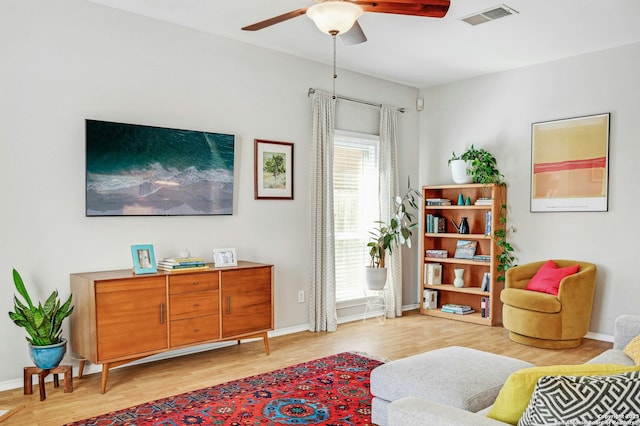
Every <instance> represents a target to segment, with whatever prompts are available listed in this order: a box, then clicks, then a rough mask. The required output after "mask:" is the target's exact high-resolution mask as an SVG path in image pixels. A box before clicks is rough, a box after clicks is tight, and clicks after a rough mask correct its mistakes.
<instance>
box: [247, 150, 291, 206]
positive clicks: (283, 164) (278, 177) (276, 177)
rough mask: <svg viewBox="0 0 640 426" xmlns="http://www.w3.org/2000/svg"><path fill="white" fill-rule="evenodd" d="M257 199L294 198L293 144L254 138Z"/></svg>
mask: <svg viewBox="0 0 640 426" xmlns="http://www.w3.org/2000/svg"><path fill="white" fill-rule="evenodd" d="M254 165H255V170H254V196H255V199H256V200H293V144H292V143H290V142H275V141H266V140H261V139H255V140H254Z"/></svg>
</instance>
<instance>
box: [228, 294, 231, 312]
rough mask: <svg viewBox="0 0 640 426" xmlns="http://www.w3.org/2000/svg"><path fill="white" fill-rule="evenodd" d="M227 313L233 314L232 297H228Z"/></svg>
mask: <svg viewBox="0 0 640 426" xmlns="http://www.w3.org/2000/svg"><path fill="white" fill-rule="evenodd" d="M227 313H228V314H230V313H231V296H227Z"/></svg>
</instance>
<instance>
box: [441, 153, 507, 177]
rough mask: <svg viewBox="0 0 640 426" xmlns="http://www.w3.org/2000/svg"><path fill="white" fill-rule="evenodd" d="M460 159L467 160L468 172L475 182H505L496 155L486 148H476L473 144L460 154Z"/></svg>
mask: <svg viewBox="0 0 640 426" xmlns="http://www.w3.org/2000/svg"><path fill="white" fill-rule="evenodd" d="M453 155H454V156H455V152H454V153H453ZM460 160H464V161H466V162H467V174H469V175H470V176H471V177H472V179H473V182H474V183H483V184H487V183H503V179H504V175H503V174H502V173H501V172H500V170H498V161H497V160H496V157H494V156H493V154H491V153H490V152H489V151H487V150H485V149H484V148H481V149H476V148H475V147H474V146H473V144H472V145H471V146H470V147H469V149H468V150H466V151H465V152H464V153H463V154H462V155H460ZM449 161H451V160H449Z"/></svg>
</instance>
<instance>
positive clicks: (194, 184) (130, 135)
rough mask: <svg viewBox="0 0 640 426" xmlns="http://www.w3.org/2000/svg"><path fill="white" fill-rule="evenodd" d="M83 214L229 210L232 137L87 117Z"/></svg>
mask: <svg viewBox="0 0 640 426" xmlns="http://www.w3.org/2000/svg"><path fill="white" fill-rule="evenodd" d="M85 126H86V215H87V216H201V215H230V214H232V213H233V178H234V144H235V136H234V135H230V134H223V133H210V132H202V131H196V130H182V129H171V128H165V127H154V126H143V125H137V124H125V123H113V122H108V121H98V120H86V125H85Z"/></svg>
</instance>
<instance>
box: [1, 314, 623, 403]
mask: <svg viewBox="0 0 640 426" xmlns="http://www.w3.org/2000/svg"><path fill="white" fill-rule="evenodd" d="M419 306H420V305H418V304H415V305H406V306H403V307H402V311H403V312H404V311H411V310H414V309H417V308H419ZM381 313H382V312H375V311H374V312H369V314H368V315H367V319H368V318H373V317H375V316H377V315H379V314H381ZM363 318H364V317H363V315H362V314H359V315H349V316H344V317H340V318H338V324H345V323H348V322H352V321H362V320H363ZM308 330H309V323H306V324H300V325H296V326H293V327H286V328H279V329H277V330H273V331H270V332H269V337H278V336H286V335H287V334H293V333H300V332H302V331H308ZM585 337H587V338H589V339H594V340H602V341H604V342H613V336H610V335H607V334H601V333H591V332H588V333H587V335H586V336H585ZM243 340H244V339H243ZM254 340H262V339H261V338H252V339H246V340H245V341H247V342H249V341H254ZM235 344H236V342H235V341H228V342H218V343H210V344H207V345H201V346H192V347H189V348H184V349H176V350H173V351H168V352H162V353H159V354H156V355H151V356H148V357H146V358H142V359H139V360H136V361H132V362H130V363H128V364H126V365H127V366H130V365H137V364H144V363H147V362H153V361H159V360H163V359H169V358H175V357H178V356H182V355H189V354H195V353H198V352H204V351H210V350H212V349H218V348H222V347H226V346H231V345H235ZM62 363H63V364H73V369H74V372H75V374H74V375H75V376H77V374H78V360H77V359H67V358H65V359H64V360H63V362H62ZM116 368H118V367H116ZM100 372H102V366H101V365H96V364H87V365H86V366H85V368H84V374H93V373H100ZM46 380H47V381H51V380H53V379H52V377H51V376H49V377H47V378H46ZM23 385H24V383H23V379H22V378H16V379H10V380H5V381H2V382H0V392H2V391H6V390H10V389H18V388H21V387H23Z"/></svg>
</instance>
